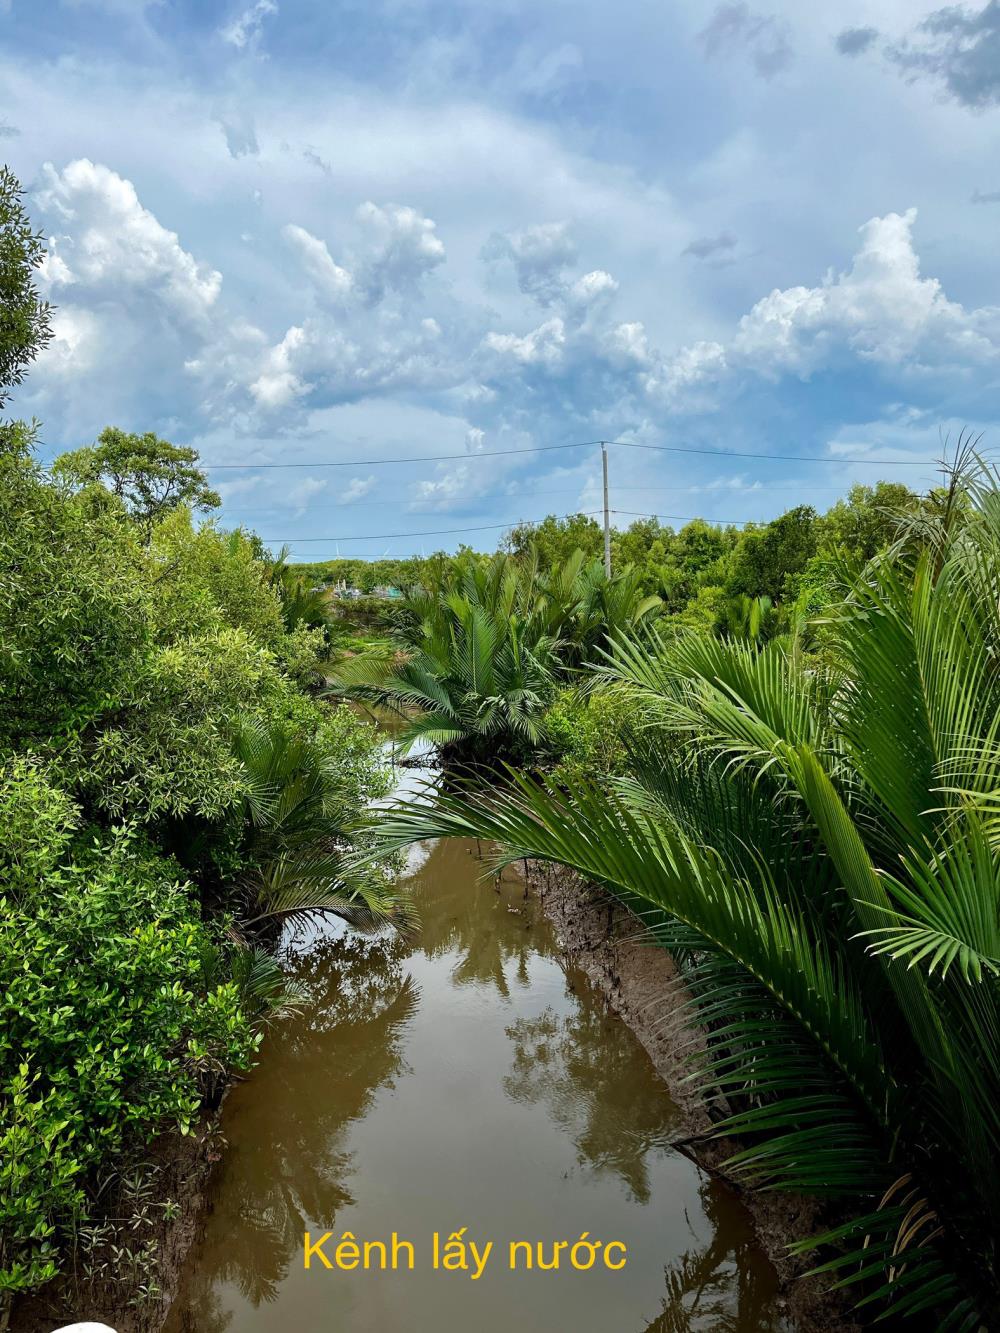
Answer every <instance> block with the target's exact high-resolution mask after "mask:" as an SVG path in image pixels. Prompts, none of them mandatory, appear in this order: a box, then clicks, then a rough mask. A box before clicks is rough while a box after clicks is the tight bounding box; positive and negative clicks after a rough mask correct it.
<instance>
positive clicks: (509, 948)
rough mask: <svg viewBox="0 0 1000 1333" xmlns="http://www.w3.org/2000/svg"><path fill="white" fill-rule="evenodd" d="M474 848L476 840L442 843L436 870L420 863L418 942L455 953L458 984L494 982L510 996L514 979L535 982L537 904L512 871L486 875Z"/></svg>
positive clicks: (434, 953)
mask: <svg viewBox="0 0 1000 1333" xmlns="http://www.w3.org/2000/svg"><path fill="white" fill-rule="evenodd" d="M475 851H476V848H475V844H473V843H464V842H457V841H455V842H443V843H439V844H437V845H436V846H435V847H434V851H433V866H432V873H430V874H429V873H427V869H426V867H421V870H420V872H419V880H420V884H419V889H420V893H419V901H420V923H421V929H420V935H419V939H418V947H419V949H420V951H421V953H422V954H423V955H424V956H425V957H426V958H430V959H434V958H441V957H444V956H446V955H456V958H455V961H454V963H453V965H452V968H451V979H452V981H453V983H454V984H455V985H456V986H467V985H474V986H488V987H492V988H493V989H495V991H496V993H497V994H498V995H501V996H503V997H504V998H505V999H507V998H509V996H510V992H511V983H512V982H513V983H515V984H516V985H518V986H520V987H524V988H526V987H527V986H529V985H530V975H529V961H530V959H531V957H532V955H539V953H540V950H539V940H538V939H537V938H535V937H534V936H533V934H532V927H533V925H534V924H535V919H536V912H537V907H536V904H535V903H534V902H533V901H531V900H530V899H527V900H526V899H524V898H523V896H522V890H521V888H520V886H519V882H518V881H516V879H515V877H514V874H513V872H512V871H511V870H509V869H508V870H507V871H506V872H505V874H504V876H503V879H502V880H501V879H498V878H496V877H494V876H492V875H486V877H485V878H482V876H483V875H484V866H483V863H482V862H481V861H480V860H478V859H477V858H476V856H475ZM477 881H478V882H477ZM498 890H499V891H498ZM546 943H548V941H546ZM542 956H545V955H544V954H543V955H542Z"/></svg>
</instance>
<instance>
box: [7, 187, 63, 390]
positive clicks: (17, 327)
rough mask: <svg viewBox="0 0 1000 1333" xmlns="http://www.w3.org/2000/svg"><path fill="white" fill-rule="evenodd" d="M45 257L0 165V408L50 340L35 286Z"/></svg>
mask: <svg viewBox="0 0 1000 1333" xmlns="http://www.w3.org/2000/svg"><path fill="white" fill-rule="evenodd" d="M44 258H45V250H44V248H43V246H42V236H41V233H40V232H35V231H33V230H32V227H31V221H30V219H29V218H28V215H27V212H26V211H25V208H24V194H23V191H22V189H21V185H20V182H19V181H18V180H17V178H16V176H15V175H14V173H13V172H12V171H11V170H10V168H9V167H0V406H3V404H4V403H5V402H6V401H7V399H8V398H9V397H10V390H11V389H12V388H13V387H14V385H16V384H20V383H21V381H22V380H23V379H24V372H25V370H26V369H27V367H28V366H29V365H30V364H31V362H32V361H33V360H34V359H35V357H36V356H37V355H38V353H39V352H40V351H41V350H42V348H43V347H45V346H46V344H47V343H48V342H49V340H50V339H51V337H52V325H51V320H50V316H49V305H48V302H47V301H43V300H42V299H41V298H40V296H39V295H38V290H37V288H36V286H35V282H34V278H35V273H36V271H37V270H38V268H39V267H40V266H41V264H42V261H43V259H44Z"/></svg>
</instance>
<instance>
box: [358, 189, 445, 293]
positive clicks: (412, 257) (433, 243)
mask: <svg viewBox="0 0 1000 1333" xmlns="http://www.w3.org/2000/svg"><path fill="white" fill-rule="evenodd" d="M357 216H358V220H359V221H360V222H362V223H363V224H364V225H365V227H366V228H367V229H368V231H369V234H370V236H371V237H372V246H371V249H370V252H369V258H368V262H367V264H366V266H365V272H364V275H363V281H364V284H365V287H366V289H367V293H368V297H369V299H370V300H371V301H372V302H376V301H379V300H381V298H382V296H383V295H384V294H385V293H386V292H387V291H406V290H408V289H410V288H412V287H413V286H414V285H415V284H416V283H418V282H419V281H420V279H421V278H422V277H424V276H425V274H427V273H430V272H431V271H432V270H433V269H435V268H437V266H438V265H439V264H443V263H444V260H445V248H444V242H443V241H442V240H441V238H440V237H439V236H438V235H437V224H436V223H435V222H434V221H433V220H432V219H431V218H427V217H423V216H421V214H420V213H418V212H417V210H416V209H415V208H410V207H408V206H407V205H405V204H402V205H401V204H386V205H385V206H384V207H380V206H379V205H378V204H373V203H371V201H369V202H367V203H364V204H362V205H361V207H360V208H359V209H358V213H357Z"/></svg>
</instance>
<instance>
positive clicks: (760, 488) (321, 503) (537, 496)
mask: <svg viewBox="0 0 1000 1333" xmlns="http://www.w3.org/2000/svg"><path fill="white" fill-rule="evenodd" d="M805 490H808V491H810V492H812V491H828V492H831V493H835V494H841V493H842V492H843V491H844V487H843V486H842V485H841V486H833V485H831V486H817V485H814V484H813V483H812V482H811V481H807V482H800V483H799V484H798V485H796V486H786V485H783V484H779V485H772V484H771V483H770V482H767V481H764V482H755V483H753V484H751V485H749V486H726V487H722V486H717V487H715V488H712V489H709V488H708V487H706V486H612V487H611V493H612V494H616V493H617V494H619V495H621V494H625V493H634V492H638V493H640V494H642V495H650V494H663V493H664V492H675V493H676V494H678V495H705V496H709V497H712V498H715V497H717V496H720V495H723V496H724V495H739V496H753V495H762V494H764V493H765V492H767V493H770V492H772V491H779V492H784V493H786V494H789V495H801V494H802V492H803V491H805ZM578 494H579V488H578V489H577V490H572V491H533V492H532V495H531V498H532V499H533V500H557V499H565V497H566V496H567V495H578ZM508 498H514V499H517V498H519V497H517V496H514V497H508ZM410 503H412V502H411V501H410V500H409V499H408V497H407V496H405V495H399V496H391V497H389V498H388V499H385V500H367V501H358V502H353V501H352V502H351V503H349V504H337V505H336V506H335V508H336V509H337V510H340V511H342V512H343V513H345V514H350V513H353V511H354V510H355V509H385V508H386V507H387V506H389V505H396V504H410ZM229 507H230V506H229V505H227V504H226V503H225V502H224V503H223V510H226V509H228V508H229ZM294 507H295V509H296V510H299V509H303V510H310V509H313V510H315V509H317V508H321V509H325V510H329V508H330V502H329V500H324V499H322V498H319V499H318V500H317V501H316V503H315V504H313V505H309V504H306V505H296V506H294ZM232 508H234V509H236V508H238V506H236V505H233V506H232ZM277 508H278V506H277V505H271V507H270V508H269V509H251V510H249V511H243V512H241V513H240V514H239V518H240V519H248V518H272V517H274V515H275V510H276V509H277ZM408 512H410V513H412V514H432V513H434V510H433V509H411V510H409V511H408ZM588 512H589V511H588ZM594 512H596V511H594ZM619 512H621V511H619ZM235 517H236V515H234V518H235ZM278 517H281V516H280V515H278ZM293 517H294V515H293Z"/></svg>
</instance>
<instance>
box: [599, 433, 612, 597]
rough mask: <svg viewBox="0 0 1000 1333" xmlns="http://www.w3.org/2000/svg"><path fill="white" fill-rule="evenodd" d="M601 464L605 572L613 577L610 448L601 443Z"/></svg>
mask: <svg viewBox="0 0 1000 1333" xmlns="http://www.w3.org/2000/svg"><path fill="white" fill-rule="evenodd" d="M601 463H602V465H603V467H604V572H605V574H606V575H607V576H608V578H610V577H611V519H610V510H609V509H608V446H607V445H606V444H605V442H604V441H603V440H602V441H601Z"/></svg>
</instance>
